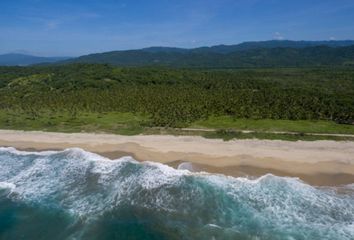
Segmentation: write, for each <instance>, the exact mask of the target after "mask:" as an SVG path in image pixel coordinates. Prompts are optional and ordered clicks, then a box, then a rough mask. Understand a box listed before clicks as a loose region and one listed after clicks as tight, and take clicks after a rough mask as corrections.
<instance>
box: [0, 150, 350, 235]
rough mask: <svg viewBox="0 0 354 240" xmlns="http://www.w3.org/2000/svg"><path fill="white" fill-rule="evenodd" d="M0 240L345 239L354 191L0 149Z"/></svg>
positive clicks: (70, 153) (84, 155)
mask: <svg viewBox="0 0 354 240" xmlns="http://www.w3.org/2000/svg"><path fill="white" fill-rule="evenodd" d="M0 239H1V240H3V239H4V240H7V239H26V240H27V239H28V240H32V239H33V240H39V239H61V240H62V239H89V240H90V239H147V240H148V239H203V240H204V239H242V240H243V239H246V240H247V239H250V240H251V239H252V240H262V239H269V240H277V239H281V240H283V239H288V240H295V239H306V240H307V239H311V240H316V239H319V240H325V239H328V240H329V239H330V240H336V239H338V240H347V239H348V240H349V239H350V240H353V239H354V185H348V186H343V187H337V188H333V187H332V188H330V187H321V188H319V187H313V186H310V185H307V184H305V183H303V182H301V181H300V180H298V179H294V178H283V177H276V176H273V175H265V176H263V177H261V178H259V179H255V180H250V179H246V178H232V177H225V176H222V175H212V174H206V173H191V172H189V171H186V170H175V169H172V168H170V167H168V166H165V165H162V164H157V163H149V162H145V163H139V162H137V161H135V160H134V159H132V158H130V157H125V158H121V159H119V160H116V161H111V160H108V159H105V158H103V157H101V156H98V155H95V154H92V153H89V152H85V151H83V150H80V149H68V150H65V151H61V152H42V153H31V152H21V151H17V150H15V149H13V148H0Z"/></svg>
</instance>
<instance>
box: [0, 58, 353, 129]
mask: <svg viewBox="0 0 354 240" xmlns="http://www.w3.org/2000/svg"><path fill="white" fill-rule="evenodd" d="M0 109H1V111H3V112H12V113H13V112H16V114H20V115H24V116H26V117H30V118H32V119H34V120H35V119H36V118H38V117H40V116H41V115H42V114H49V115H51V114H57V113H60V112H66V113H68V114H69V115H70V116H71V117H72V118H76V117H77V116H79V115H80V114H83V113H87V112H93V113H105V112H129V113H133V114H144V115H146V116H148V121H145V122H144V123H142V124H144V125H146V126H159V127H185V126H188V125H189V124H191V123H193V122H194V121H196V120H199V119H205V118H208V117H209V116H224V115H227V116H232V117H234V118H251V119H289V120H331V121H337V122H343V123H351V122H353V120H354V69H353V68H349V67H336V68H334V67H333V68H302V69H298V68H291V69H290V68H289V69H286V68H283V69H279V68H278V69H240V70H200V69H199V70H198V69H189V70H188V69H169V68H161V67H154V68H149V67H145V68H143V67H139V68H121V67H113V66H110V65H105V64H69V65H62V66H42V67H39V66H37V67H0ZM9 124H11V123H9Z"/></svg>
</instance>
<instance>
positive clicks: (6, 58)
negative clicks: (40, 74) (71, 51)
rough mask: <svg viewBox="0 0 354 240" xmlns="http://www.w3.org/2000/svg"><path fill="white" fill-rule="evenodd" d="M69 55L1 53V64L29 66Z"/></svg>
mask: <svg viewBox="0 0 354 240" xmlns="http://www.w3.org/2000/svg"><path fill="white" fill-rule="evenodd" d="M67 59H68V57H37V56H31V55H26V54H19V53H8V54H3V55H0V66H27V65H32V64H39V63H53V62H58V61H63V60H67Z"/></svg>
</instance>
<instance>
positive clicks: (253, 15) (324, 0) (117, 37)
mask: <svg viewBox="0 0 354 240" xmlns="http://www.w3.org/2000/svg"><path fill="white" fill-rule="evenodd" d="M271 39H277V40H282V39H289V40H343V39H354V0H129V1H128V0H0V53H8V52H22V53H30V54H34V55H38V56H79V55H84V54H89V53H95V52H105V51H112V50H125V49H137V48H143V47H150V46H173V47H184V48H193V47H199V46H211V45H218V44H237V43H241V42H244V41H262V40H271Z"/></svg>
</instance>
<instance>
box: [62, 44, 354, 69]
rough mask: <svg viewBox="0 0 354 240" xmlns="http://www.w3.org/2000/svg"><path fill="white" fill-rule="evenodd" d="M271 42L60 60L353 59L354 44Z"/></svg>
mask: <svg viewBox="0 0 354 240" xmlns="http://www.w3.org/2000/svg"><path fill="white" fill-rule="evenodd" d="M271 43H272V42H270V43H268V44H264V43H263V44H260V43H259V44H258V45H257V44H254V45H252V44H251V43H248V44H249V45H235V46H215V47H210V48H197V49H190V50H187V49H178V48H147V49H141V50H128V51H113V52H106V53H97V54H91V55H86V56H81V57H79V58H74V59H70V60H67V61H63V62H60V63H61V64H64V63H91V64H97V63H99V64H112V65H116V66H165V67H178V68H269V67H272V68H275V67H320V66H346V65H353V62H354V45H351V46H345V47H330V46H320V45H319V46H311V47H301V46H306V45H300V44H285V43H283V44H279V43H278V44H275V43H272V44H271ZM295 43H296V42H295ZM257 46H259V47H257ZM272 46H274V47H272ZM278 46H293V47H278ZM339 46H340V45H339Z"/></svg>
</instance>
